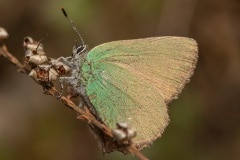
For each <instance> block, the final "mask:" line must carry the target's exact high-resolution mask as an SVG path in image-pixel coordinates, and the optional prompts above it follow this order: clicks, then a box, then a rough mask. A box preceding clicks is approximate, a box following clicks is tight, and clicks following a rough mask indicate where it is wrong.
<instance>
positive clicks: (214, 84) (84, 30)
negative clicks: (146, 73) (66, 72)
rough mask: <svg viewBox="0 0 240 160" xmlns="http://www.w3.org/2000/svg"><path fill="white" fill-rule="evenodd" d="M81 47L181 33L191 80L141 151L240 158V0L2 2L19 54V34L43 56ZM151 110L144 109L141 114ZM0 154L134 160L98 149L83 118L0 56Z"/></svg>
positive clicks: (188, 159) (204, 159)
mask: <svg viewBox="0 0 240 160" xmlns="http://www.w3.org/2000/svg"><path fill="white" fill-rule="evenodd" d="M61 7H64V8H65V9H66V10H67V12H68V14H69V15H70V17H71V18H72V19H73V20H74V22H75V24H76V25H77V27H78V29H79V31H80V32H81V34H82V36H83V37H84V40H85V42H86V43H87V44H88V45H89V47H90V48H91V47H94V46H96V45H99V44H101V43H104V42H108V41H113V40H120V39H133V38H143V37H151V36H164V35H172V36H187V37H192V38H194V39H196V40H197V42H198V44H199V62H198V66H197V69H196V71H195V74H194V76H193V77H192V80H191V83H189V84H188V85H187V86H186V88H185V89H184V91H183V93H182V94H181V96H180V97H179V99H178V100H175V101H173V102H172V103H171V104H170V105H169V114H170V118H171V122H170V124H169V126H168V127H167V129H166V130H165V132H164V134H163V136H162V137H161V138H160V139H158V140H157V141H156V142H155V143H154V144H153V146H151V147H150V148H146V149H144V150H143V153H144V154H145V155H146V156H147V157H149V158H150V159H153V160H157V159H160V160H174V159H184V160H239V159H240V125H239V123H240V102H239V101H240V1H239V0H147V1H141V0H101V1H98V0H68V1H67V0H51V1H49V0H41V1H39V0H38V1H37V0H0V26H2V27H5V28H6V29H7V30H8V32H9V34H10V37H9V39H7V40H6V41H5V43H6V44H7V45H8V48H9V50H10V51H11V52H12V53H14V55H16V56H17V57H18V58H19V59H22V57H23V53H24V51H23V48H22V39H23V37H25V36H32V37H33V38H35V39H36V40H42V42H43V43H44V45H45V50H46V52H47V53H48V55H49V56H51V57H59V56H62V55H63V56H67V55H70V54H71V51H72V47H73V44H74V41H75V39H76V35H75V34H74V32H73V30H72V28H71V26H70V25H69V23H68V22H67V21H66V19H65V18H64V16H63V15H62V13H61V11H60V8H61ZM149 116H151V115H149ZM0 159H1V160H15V159H18V160H26V159H34V160H66V159H67V160H79V159H84V160H85V159H86V160H110V159H111V160H113V159H114V160H118V159H129V160H134V159H136V158H135V157H133V156H131V155H128V156H124V155H122V154H121V153H117V152H116V153H112V154H110V155H106V156H103V155H102V154H101V152H100V150H99V149H98V146H97V142H96V140H95V139H94V138H93V136H92V135H91V134H90V133H89V130H88V127H87V125H86V124H85V123H84V122H82V121H80V120H77V119H76V115H75V113H74V112H73V111H71V110H69V109H67V108H66V107H65V106H64V105H63V104H62V103H60V102H58V101H56V100H54V99H53V98H52V97H50V96H45V95H43V94H42V89H41V87H39V86H38V85H36V84H35V83H34V82H33V81H32V80H31V79H30V78H28V77H27V76H25V75H22V74H18V73H17V72H16V68H15V66H12V65H11V64H9V62H8V61H7V60H6V59H4V58H2V57H0Z"/></svg>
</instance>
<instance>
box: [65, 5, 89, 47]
mask: <svg viewBox="0 0 240 160" xmlns="http://www.w3.org/2000/svg"><path fill="white" fill-rule="evenodd" d="M61 10H62V12H63V15H64V17H65V18H66V19H67V20H68V22H69V23H70V24H71V26H72V28H73V30H74V31H75V33H76V34H77V35H78V37H79V38H80V40H81V43H82V47H83V48H85V44H84V41H83V38H82V36H81V34H80V33H79V31H78V29H77V27H76V26H75V24H74V23H73V21H72V20H71V19H70V18H69V17H68V15H67V12H66V11H65V9H64V8H61Z"/></svg>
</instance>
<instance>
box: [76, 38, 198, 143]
mask: <svg viewBox="0 0 240 160" xmlns="http://www.w3.org/2000/svg"><path fill="white" fill-rule="evenodd" d="M197 52H198V49H197V44H196V42H195V41H194V40H193V39H190V38H185V37H152V38H144V39H134V40H122V41H114V42H109V43H105V44H101V45H99V46H97V47H95V48H93V49H92V50H90V51H89V52H83V53H81V54H80V55H79V57H78V60H79V61H78V65H79V66H78V67H79V71H78V73H79V74H78V76H79V77H78V83H80V87H77V86H76V88H78V90H79V91H78V92H79V93H80V94H81V95H82V96H83V97H85V100H86V99H87V100H86V101H87V102H88V106H90V107H91V109H92V110H94V112H95V113H96V115H97V117H99V118H100V119H101V121H102V122H103V123H105V124H106V125H107V126H109V127H110V128H112V129H113V128H115V127H116V124H117V123H118V122H127V123H128V124H130V125H131V126H134V127H135V129H136V131H137V137H136V138H134V139H133V142H134V143H135V144H136V146H137V147H138V148H142V147H144V146H148V145H149V144H151V143H152V142H153V141H154V140H155V139H156V138H158V137H160V136H161V134H162V132H163V130H164V129H165V127H166V126H167V124H168V122H169V117H168V109H167V104H168V103H169V102H170V101H171V100H172V99H174V98H176V97H177V95H178V94H179V93H180V92H181V91H182V89H183V87H184V85H185V84H186V83H187V82H188V81H189V78H190V77H191V75H192V74H193V70H194V68H195V66H196V62H197Z"/></svg>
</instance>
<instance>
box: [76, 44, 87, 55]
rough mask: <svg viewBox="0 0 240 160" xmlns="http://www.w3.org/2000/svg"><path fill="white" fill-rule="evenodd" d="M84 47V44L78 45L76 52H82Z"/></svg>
mask: <svg viewBox="0 0 240 160" xmlns="http://www.w3.org/2000/svg"><path fill="white" fill-rule="evenodd" d="M85 49H86V47H85V46H79V47H78V48H77V54H79V53H82V52H83V51H84V50H85Z"/></svg>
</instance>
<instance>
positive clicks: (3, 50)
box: [0, 42, 148, 160]
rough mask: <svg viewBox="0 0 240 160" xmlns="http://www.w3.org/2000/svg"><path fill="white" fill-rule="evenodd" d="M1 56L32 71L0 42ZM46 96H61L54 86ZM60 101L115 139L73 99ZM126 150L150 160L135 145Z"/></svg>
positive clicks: (63, 97) (142, 159)
mask: <svg viewBox="0 0 240 160" xmlns="http://www.w3.org/2000/svg"><path fill="white" fill-rule="evenodd" d="M0 56H3V57H5V58H6V59H8V60H9V61H10V62H11V63H12V64H14V65H15V66H17V68H18V69H19V70H20V72H22V73H25V74H28V73H29V72H30V71H29V70H28V69H26V68H25V66H24V65H23V64H22V63H20V62H19V60H18V59H17V58H16V57H15V56H13V55H12V54H11V53H10V52H9V51H8V49H7V46H6V45H5V44H3V43H2V42H0ZM45 94H49V95H52V96H53V97H55V98H56V97H57V96H58V95H59V93H58V91H57V90H56V88H55V87H54V86H53V87H51V88H49V89H48V90H47V91H46V92H45ZM60 100H61V101H62V102H63V104H65V105H66V106H67V107H69V108H70V109H72V110H74V111H75V112H77V114H78V117H77V118H78V119H82V120H84V121H86V122H87V123H89V124H90V123H91V124H94V125H95V126H97V127H98V128H100V129H101V130H102V131H103V132H104V134H106V135H107V136H109V137H111V138H113V134H112V130H111V129H110V128H109V127H107V126H106V125H105V124H103V123H101V122H100V121H98V120H97V119H96V118H95V117H94V116H93V115H92V114H91V112H90V111H89V110H88V108H87V107H84V108H80V107H78V106H77V105H76V104H75V103H74V102H73V101H72V100H71V99H69V98H67V97H65V96H61V98H60ZM126 150H127V151H128V152H129V153H131V154H133V155H134V156H136V157H137V158H138V159H139V160H148V159H147V158H146V157H145V156H144V155H143V154H142V153H141V152H140V151H139V150H138V149H137V148H136V147H135V146H133V145H129V146H127V147H126Z"/></svg>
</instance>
